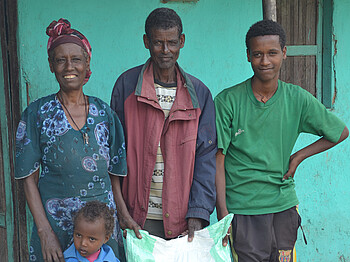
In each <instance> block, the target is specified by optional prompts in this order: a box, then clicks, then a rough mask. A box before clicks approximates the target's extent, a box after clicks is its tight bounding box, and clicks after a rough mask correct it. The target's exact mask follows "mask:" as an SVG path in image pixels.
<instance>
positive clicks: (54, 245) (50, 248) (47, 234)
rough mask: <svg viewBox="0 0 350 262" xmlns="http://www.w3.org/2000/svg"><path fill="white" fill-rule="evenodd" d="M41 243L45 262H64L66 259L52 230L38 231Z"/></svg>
mask: <svg viewBox="0 0 350 262" xmlns="http://www.w3.org/2000/svg"><path fill="white" fill-rule="evenodd" d="M38 235H39V238H40V243H41V250H42V253H43V258H44V261H45V262H64V257H63V253H62V249H61V246H60V242H59V241H58V238H57V236H56V235H55V233H54V232H53V230H52V229H51V227H50V228H48V229H46V230H38Z"/></svg>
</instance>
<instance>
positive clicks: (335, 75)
mask: <svg viewBox="0 0 350 262" xmlns="http://www.w3.org/2000/svg"><path fill="white" fill-rule="evenodd" d="M332 35H333V37H332V39H333V45H334V54H333V75H334V93H333V98H332V105H334V103H335V99H336V98H337V72H336V70H335V56H336V55H337V52H338V49H337V43H338V40H337V39H336V38H335V34H332Z"/></svg>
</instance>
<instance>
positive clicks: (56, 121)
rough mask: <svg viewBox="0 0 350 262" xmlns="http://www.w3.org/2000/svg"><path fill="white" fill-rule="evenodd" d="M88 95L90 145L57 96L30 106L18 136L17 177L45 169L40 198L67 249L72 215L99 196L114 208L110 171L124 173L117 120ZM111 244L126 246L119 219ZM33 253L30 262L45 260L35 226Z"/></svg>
mask: <svg viewBox="0 0 350 262" xmlns="http://www.w3.org/2000/svg"><path fill="white" fill-rule="evenodd" d="M88 99H89V112H88V117H87V121H86V124H85V126H84V127H83V128H82V131H83V132H86V133H87V134H88V136H89V143H88V144H85V143H84V140H83V137H82V134H81V132H79V131H77V130H74V129H73V128H72V126H71V125H70V124H69V122H68V120H67V117H66V115H65V113H64V111H63V109H62V106H61V104H60V103H59V101H58V99H57V97H56V95H55V94H52V95H49V96H47V97H43V98H40V99H38V100H36V101H34V102H33V103H31V104H30V105H29V106H28V107H27V108H26V110H25V111H24V112H23V114H22V119H21V121H20V123H19V125H18V129H17V134H16V179H21V178H25V177H28V176H30V175H31V174H33V172H35V171H36V170H37V169H38V168H39V167H41V172H40V177H39V185H38V187H39V192H40V195H41V201H42V203H43V206H44V209H45V212H46V216H47V218H48V220H49V222H50V224H51V227H52V229H53V231H54V232H55V233H56V235H57V237H58V239H59V241H60V244H61V247H62V249H63V250H65V249H66V248H68V247H69V246H70V245H71V244H72V242H73V238H72V236H73V223H72V218H73V216H74V213H75V212H76V211H77V210H78V209H79V208H80V207H81V206H82V205H83V204H84V203H85V202H87V201H90V200H100V201H102V202H105V203H106V204H107V205H108V206H110V207H114V208H115V203H114V200H113V193H112V188H111V182H110V178H109V174H108V172H109V173H111V174H113V175H117V176H125V175H126V153H125V143H124V134H123V129H122V126H121V124H120V122H119V119H118V117H117V115H116V114H115V113H114V112H113V111H112V110H111V109H110V107H109V106H108V105H107V104H106V103H104V102H103V101H102V100H100V99H98V98H96V97H88ZM108 245H109V246H111V247H112V248H113V250H114V252H115V254H116V255H117V256H118V254H119V253H120V251H118V249H119V250H122V247H123V240H122V235H121V230H120V228H119V224H118V222H117V223H116V227H115V230H114V234H113V236H112V238H111V240H110V241H109V242H108ZM29 255H30V261H43V258H42V252H41V245H40V239H39V237H38V234H37V228H36V226H35V225H34V227H33V230H32V237H31V243H30V254H29ZM119 256H123V254H120V255H119ZM119 256H118V257H119Z"/></svg>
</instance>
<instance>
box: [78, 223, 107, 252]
mask: <svg viewBox="0 0 350 262" xmlns="http://www.w3.org/2000/svg"><path fill="white" fill-rule="evenodd" d="M108 239H109V236H106V232H105V225H104V219H103V218H99V219H97V220H96V221H94V222H89V221H86V220H85V219H84V218H83V217H80V218H78V220H77V221H76V223H75V226H74V246H75V248H76V250H78V252H79V254H80V255H82V256H83V257H87V256H89V255H91V254H93V253H95V252H97V251H98V250H99V249H100V247H101V246H102V245H103V244H104V243H106V242H107V241H108Z"/></svg>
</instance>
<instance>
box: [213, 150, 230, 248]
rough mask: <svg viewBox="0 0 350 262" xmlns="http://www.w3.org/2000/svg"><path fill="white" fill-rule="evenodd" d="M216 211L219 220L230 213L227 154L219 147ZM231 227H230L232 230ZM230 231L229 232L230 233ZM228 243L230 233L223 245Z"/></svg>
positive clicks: (217, 154)
mask: <svg viewBox="0 0 350 262" xmlns="http://www.w3.org/2000/svg"><path fill="white" fill-rule="evenodd" d="M215 186H216V212H217V217H218V220H221V219H222V218H224V217H225V216H226V215H228V210H227V207H226V178H225V155H224V154H223V153H222V149H219V150H218V152H217V153H216V176H215ZM230 229H231V227H230V228H229V232H230ZM229 232H228V234H229ZM227 243H228V235H226V236H225V237H224V239H223V240H222V245H223V246H226V245H227Z"/></svg>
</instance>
